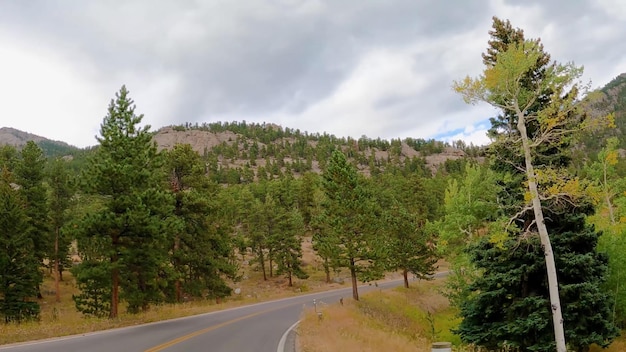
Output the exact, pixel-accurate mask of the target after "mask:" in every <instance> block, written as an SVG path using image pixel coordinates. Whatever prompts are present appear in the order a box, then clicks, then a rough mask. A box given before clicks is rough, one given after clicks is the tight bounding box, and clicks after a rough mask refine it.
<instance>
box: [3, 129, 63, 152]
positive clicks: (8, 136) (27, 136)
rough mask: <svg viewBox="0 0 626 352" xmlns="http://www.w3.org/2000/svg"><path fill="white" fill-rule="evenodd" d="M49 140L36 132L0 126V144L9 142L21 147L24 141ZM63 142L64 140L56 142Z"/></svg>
mask: <svg viewBox="0 0 626 352" xmlns="http://www.w3.org/2000/svg"><path fill="white" fill-rule="evenodd" d="M45 140H49V139H47V138H44V137H41V136H38V135H36V134H32V133H28V132H24V131H20V130H18V129H15V128H11V127H2V128H0V144H9V145H12V146H16V147H22V146H24V145H26V142H28V141H33V142H35V143H39V142H41V141H45ZM58 143H63V144H66V145H67V143H64V142H58Z"/></svg>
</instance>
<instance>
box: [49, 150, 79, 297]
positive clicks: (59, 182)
mask: <svg viewBox="0 0 626 352" xmlns="http://www.w3.org/2000/svg"><path fill="white" fill-rule="evenodd" d="M48 186H49V187H50V197H49V208H50V223H51V227H52V233H53V236H54V240H53V243H54V245H53V250H52V252H51V255H50V260H51V261H52V262H53V263H54V269H53V270H54V288H55V299H56V301H57V302H60V301H61V292H60V287H59V281H60V280H61V279H62V277H63V276H62V275H63V269H64V268H65V267H67V266H68V258H69V247H70V244H71V243H70V242H71V240H70V238H69V234H68V233H67V232H68V231H67V230H66V229H64V228H63V227H64V225H65V224H66V222H67V218H68V216H67V210H68V208H69V206H70V201H71V197H72V196H73V193H74V189H73V182H72V180H71V179H70V175H69V173H68V170H67V165H66V162H65V161H64V160H63V159H57V160H55V161H54V162H53V163H52V167H51V169H50V172H49V175H48Z"/></svg>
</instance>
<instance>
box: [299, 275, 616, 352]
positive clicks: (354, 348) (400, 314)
mask: <svg viewBox="0 0 626 352" xmlns="http://www.w3.org/2000/svg"><path fill="white" fill-rule="evenodd" d="M443 284H444V280H443V279H438V280H434V281H430V282H421V283H412V286H413V287H411V288H409V289H404V288H403V287H398V288H396V289H392V290H381V291H376V292H370V293H366V294H363V295H362V296H361V301H359V302H355V301H352V300H346V301H345V302H344V305H343V306H342V305H339V304H333V305H328V306H322V307H318V311H321V312H322V319H319V318H318V316H317V314H316V312H315V311H313V310H312V309H309V310H307V311H305V312H304V313H303V317H302V320H301V322H300V324H299V325H298V328H297V332H298V340H299V347H300V351H301V352H326V351H342V352H361V351H364V352H370V351H371V352H375V351H394V352H408V351H411V352H415V351H417V352H422V351H423V352H430V351H431V344H432V342H435V341H448V342H452V343H453V351H457V352H469V351H474V349H472V348H471V347H468V346H463V345H462V344H461V341H460V339H459V337H458V336H456V335H454V334H452V333H451V332H450V329H453V328H454V327H456V326H457V325H458V324H459V322H460V319H459V318H458V317H457V316H456V313H457V312H456V311H455V310H454V309H453V308H451V307H450V306H449V303H448V301H447V299H446V298H445V297H443V296H442V295H441V294H440V289H441V288H442V285H443ZM600 351H605V352H623V351H626V338H625V337H620V338H618V339H617V340H615V341H614V342H613V343H612V344H611V346H609V348H607V349H601V348H599V347H598V346H592V347H591V349H590V352H600Z"/></svg>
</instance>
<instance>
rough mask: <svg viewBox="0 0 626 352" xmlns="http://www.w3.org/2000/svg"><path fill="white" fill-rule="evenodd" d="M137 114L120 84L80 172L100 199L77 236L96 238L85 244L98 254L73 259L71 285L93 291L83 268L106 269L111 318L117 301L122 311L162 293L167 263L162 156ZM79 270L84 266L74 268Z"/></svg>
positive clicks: (167, 203) (168, 204)
mask: <svg viewBox="0 0 626 352" xmlns="http://www.w3.org/2000/svg"><path fill="white" fill-rule="evenodd" d="M142 119H143V115H136V114H135V106H134V104H133V101H132V99H130V97H129V96H128V90H127V89H126V87H125V86H122V88H121V89H120V91H119V93H117V94H116V97H115V99H113V100H112V101H111V103H110V105H109V108H108V114H107V116H106V117H105V118H104V121H103V122H102V125H101V127H100V136H99V137H97V139H98V142H99V143H100V145H99V148H98V149H97V150H96V153H95V155H94V156H93V157H92V159H91V160H90V163H89V168H88V170H87V172H86V173H85V180H86V183H87V189H88V191H90V192H92V193H94V194H96V195H98V196H100V197H102V200H103V203H104V204H103V206H102V207H101V209H99V210H98V211H95V212H92V213H91V214H89V215H88V216H86V217H85V219H84V220H83V222H82V223H81V228H80V230H81V231H80V232H81V233H82V236H81V237H82V238H81V239H80V240H81V241H86V242H88V243H87V244H89V242H91V243H93V242H95V243H97V245H95V246H93V245H92V246H91V248H92V249H93V248H96V249H98V250H99V251H100V254H101V258H106V259H105V260H104V261H99V262H98V261H95V262H94V261H93V260H92V261H89V262H85V263H84V264H81V267H79V268H77V272H78V284H79V287H82V288H83V292H82V294H83V295H84V294H86V293H88V292H100V291H98V290H96V288H95V287H91V286H94V285H99V282H97V281H96V280H92V279H91V277H90V276H91V275H90V273H97V274H101V273H102V272H103V271H104V272H108V275H109V276H110V284H111V286H110V292H103V296H106V297H110V308H109V317H111V318H115V317H117V315H118V305H119V302H120V299H124V300H125V301H126V302H127V307H128V308H127V309H128V311H129V312H137V311H139V310H145V309H147V308H148V307H149V305H150V303H153V302H158V301H160V300H162V299H163V297H162V294H161V292H162V291H161V290H160V282H159V274H160V273H161V271H162V269H163V267H164V266H165V265H166V264H165V263H166V262H167V255H168V250H169V248H168V247H167V244H168V238H167V237H168V234H169V231H170V229H169V228H168V216H169V215H170V214H171V211H172V206H173V199H172V198H171V196H170V195H169V194H168V193H167V192H165V190H164V189H163V186H162V182H161V181H162V178H161V176H160V175H161V170H162V166H163V162H162V158H161V155H160V154H159V153H157V148H156V144H155V143H154V141H153V140H152V135H151V134H150V132H149V126H144V127H140V126H139V124H140V123H141V121H142ZM79 244H80V242H79ZM83 268H84V269H89V270H87V271H84V272H81V269H83ZM98 268H102V269H101V270H100V269H98ZM120 288H121V289H122V290H120ZM81 299H82V300H83V301H84V300H87V301H90V300H91V301H93V299H91V298H89V297H84V296H83V297H80V298H79V299H78V300H77V304H78V303H79V301H80V300H81ZM100 299H101V298H100ZM79 309H81V307H79Z"/></svg>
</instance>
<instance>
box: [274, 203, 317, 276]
mask: <svg viewBox="0 0 626 352" xmlns="http://www.w3.org/2000/svg"><path fill="white" fill-rule="evenodd" d="M279 221H280V223H279V227H278V229H277V233H276V236H274V245H273V246H274V256H275V258H276V263H277V266H278V268H277V270H276V274H278V275H281V274H285V275H286V276H287V279H288V280H289V287H291V286H293V277H294V276H295V277H297V278H298V279H306V278H308V277H309V276H308V274H307V273H305V272H304V270H303V269H302V233H303V232H304V221H303V219H302V215H301V214H300V212H299V211H298V210H297V209H295V208H292V209H291V210H288V209H281V214H280V220H279Z"/></svg>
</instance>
